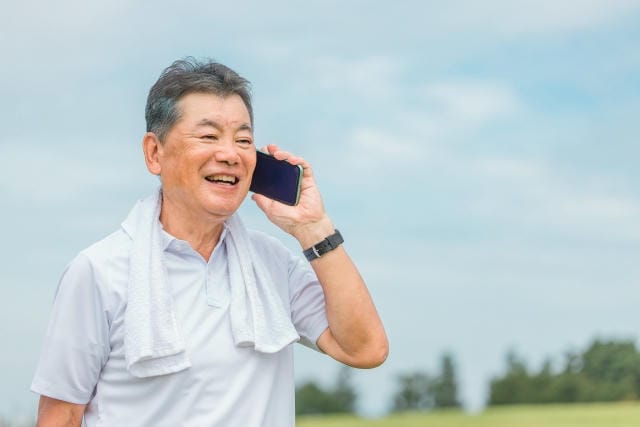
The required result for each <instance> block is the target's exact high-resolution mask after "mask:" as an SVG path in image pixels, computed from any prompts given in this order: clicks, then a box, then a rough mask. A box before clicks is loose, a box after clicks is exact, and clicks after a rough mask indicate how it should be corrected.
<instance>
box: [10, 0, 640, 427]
mask: <svg viewBox="0 0 640 427" xmlns="http://www.w3.org/2000/svg"><path fill="white" fill-rule="evenodd" d="M0 28H1V29H0V52H1V53H2V57H1V58H2V59H1V61H2V67H0V99H2V102H1V103H0V117H1V118H0V122H1V123H2V129H0V200H1V202H0V203H1V209H0V216H1V218H2V221H0V227H1V229H0V231H1V234H0V235H1V236H2V240H3V244H2V245H1V246H0V260H1V264H0V342H1V343H2V351H0V417H2V418H4V419H20V418H25V419H26V418H29V417H32V416H33V414H34V412H35V407H36V404H37V396H35V395H33V394H31V393H30V392H29V386H30V382H31V378H32V375H33V371H34V368H35V365H36V363H37V359H38V357H39V353H40V348H41V344H42V339H43V335H44V331H45V328H46V324H47V319H48V315H49V310H50V307H51V303H52V300H53V296H54V292H55V289H56V286H57V282H58V279H59V277H60V274H61V273H62V271H63V269H64V267H65V265H66V264H67V262H69V261H70V260H71V259H72V258H73V257H74V256H75V254H76V253H77V252H78V251H80V250H81V249H83V248H84V247H86V246H88V245H89V244H91V243H93V242H94V241H96V240H98V239H100V238H102V237H104V236H105V235H107V234H108V233H110V232H112V231H113V230H115V229H116V228H117V227H118V226H119V224H120V222H121V221H122V220H123V219H124V218H125V216H126V214H127V213H128V211H129V209H130V208H131V207H132V205H133V204H134V202H135V201H136V200H137V199H139V198H143V197H145V196H146V195H148V194H150V193H151V192H152V191H154V189H155V188H156V187H157V185H158V182H157V180H156V179H155V178H153V177H151V176H150V175H149V174H148V173H147V171H146V169H145V166H144V162H143V158H142V153H141V148H140V143H141V138H142V135H143V133H144V131H145V123H144V104H145V100H146V95H147V92H148V90H149V88H150V86H151V85H152V84H153V82H154V81H155V80H156V79H157V77H158V76H159V74H160V72H161V71H162V69H163V68H164V67H166V66H168V65H169V64H170V63H171V62H172V61H173V60H175V59H179V58H182V57H185V56H195V57H197V58H206V57H211V58H215V59H217V60H218V61H220V62H223V63H225V64H226V65H229V66H230V67H232V68H234V69H236V70H237V71H238V72H239V73H240V74H241V75H243V76H245V77H247V78H248V79H249V80H251V82H252V83H253V93H254V111H255V129H256V140H257V144H258V145H259V146H263V145H266V144H268V143H278V144H279V145H281V146H282V147H283V148H286V149H288V150H290V151H294V152H296V153H298V154H300V155H302V156H304V157H305V158H307V159H308V160H309V161H310V162H311V163H312V165H313V166H314V169H315V172H316V175H317V179H318V181H319V185H320V188H321V190H322V191H323V195H324V200H325V204H326V207H327V209H328V211H329V213H330V215H331V216H332V219H333V221H334V223H335V224H336V226H337V227H338V228H339V229H340V230H341V232H342V233H343V235H344V236H345V240H346V243H345V245H346V247H347V249H348V250H349V252H350V253H351V255H352V257H353V258H354V260H355V261H356V263H357V264H358V265H359V267H360V269H361V272H362V274H363V275H364V277H365V278H366V279H367V281H368V284H369V287H370V290H371V293H372V294H373V297H374V299H375V301H376V303H377V306H378V309H379V312H380V314H381V316H382V318H383V320H384V322H385V325H386V328H387V331H388V335H389V339H390V343H391V354H390V356H389V359H388V361H387V362H386V364H385V365H383V366H382V367H381V368H378V369H376V370H371V371H353V372H351V374H350V375H351V377H350V378H351V380H350V381H352V384H353V387H354V388H355V389H356V390H357V392H358V400H357V408H356V409H357V411H358V413H360V414H362V415H363V416H366V417H377V416H380V415H383V414H385V413H386V412H387V411H388V410H389V409H390V408H391V406H392V400H393V399H392V396H393V394H394V391H395V390H396V389H397V384H398V378H399V377H401V376H402V375H406V374H407V373H411V372H422V371H424V372H436V371H437V370H438V369H440V360H441V358H442V357H443V356H442V355H449V356H450V359H451V360H452V361H453V363H454V365H455V369H456V376H457V379H458V385H457V387H458V391H459V399H460V401H461V402H462V403H463V405H464V408H465V409H466V410H468V411H471V412H473V411H479V410H481V409H482V408H484V406H485V405H486V403H487V401H488V396H489V383H490V380H491V379H492V378H494V377H496V376H497V375H501V374H502V373H503V372H504V371H505V357H507V355H508V354H511V355H513V354H518V355H520V356H519V357H520V358H521V359H524V360H526V363H527V364H528V365H529V366H531V367H532V368H534V369H538V368H539V367H542V366H543V365H544V362H545V361H547V362H548V363H549V364H550V367H551V369H553V368H554V367H561V365H562V364H563V363H564V362H563V361H564V360H565V359H564V356H563V355H565V354H566V353H568V352H569V353H570V352H574V353H575V352H580V351H583V350H584V349H586V348H587V347H588V346H589V345H590V343H591V342H592V341H593V340H597V339H602V340H624V341H626V342H631V343H633V344H634V345H635V343H636V342H637V338H638V322H637V319H638V307H639V306H640V292H638V284H639V282H640V269H639V268H638V258H639V255H640V187H639V183H640V172H639V168H638V159H639V158H640V141H639V138H638V136H639V135H640V120H639V117H640V49H639V48H638V46H640V2H639V1H631V0H629V1H626V0H617V1H608V2H606V1H598V0H565V1H562V2H557V1H551V0H537V1H533V0H522V1H513V2H512V1H506V0H487V1H483V2H474V1H462V0H455V1H449V2H436V1H399V2H381V3H380V2H378V3H374V2H366V1H348V2H340V1H333V0H324V1H322V2H320V1H308V2H295V1H284V0H283V1H271V2H257V1H256V2H244V1H235V2H225V3H222V2H196V1H189V0H187V1H183V2H181V3H180V4H179V5H178V4H177V3H175V4H174V3H173V2H164V1H153V2H151V1H138V2H130V1H123V0H114V1H108V2H106V1H102V2H84V1H59V2H46V1H43V0H24V1H21V2H11V3H7V4H4V7H3V11H2V14H1V15H0ZM241 212H242V214H243V216H244V219H245V222H247V223H248V224H249V225H250V226H252V227H254V228H259V229H262V230H266V231H268V232H270V233H273V234H274V235H276V236H278V237H279V238H281V239H282V240H283V241H284V242H285V243H286V244H287V245H288V246H289V247H290V248H291V249H292V250H294V251H298V250H299V248H298V247H297V246H296V243H295V242H294V241H293V239H291V238H289V237H288V236H286V235H283V233H282V232H280V231H279V230H277V229H275V227H273V226H271V225H270V224H269V223H268V222H267V221H266V220H265V219H264V218H263V217H262V215H261V213H260V212H259V210H258V209H257V207H255V206H254V205H253V202H252V201H251V200H247V201H246V202H245V204H244V205H243V207H242V208H241ZM296 356H297V359H296V363H297V365H296V375H297V379H298V382H299V383H304V382H308V381H313V382H315V383H318V384H320V385H323V386H327V387H329V386H331V384H332V383H333V381H334V380H335V378H336V376H339V374H340V367H339V366H338V364H337V363H336V362H334V361H332V360H329V359H328V358H326V357H323V356H321V355H319V354H315V353H314V352H312V351H310V350H307V349H305V348H302V347H301V346H300V348H299V349H298V350H296ZM509 360H510V361H511V362H513V361H514V359H513V357H512V358H511V359H509V358H508V357H507V362H509ZM511 366H512V365H511Z"/></svg>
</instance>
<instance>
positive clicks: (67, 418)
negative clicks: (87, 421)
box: [36, 396, 86, 427]
mask: <svg viewBox="0 0 640 427" xmlns="http://www.w3.org/2000/svg"><path fill="white" fill-rule="evenodd" d="M85 406H86V405H82V404H76V403H69V402H65V401H64V400H58V399H54V398H52V397H48V396H40V402H39V403H38V423H37V424H36V427H80V425H82V417H83V416H84V408H85Z"/></svg>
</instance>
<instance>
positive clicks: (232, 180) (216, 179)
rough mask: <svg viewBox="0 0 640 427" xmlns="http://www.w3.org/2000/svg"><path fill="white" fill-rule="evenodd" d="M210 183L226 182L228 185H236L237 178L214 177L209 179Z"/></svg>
mask: <svg viewBox="0 0 640 427" xmlns="http://www.w3.org/2000/svg"><path fill="white" fill-rule="evenodd" d="M207 181H210V182H224V183H226V184H235V183H236V177H235V176H231V175H212V176H208V177H207Z"/></svg>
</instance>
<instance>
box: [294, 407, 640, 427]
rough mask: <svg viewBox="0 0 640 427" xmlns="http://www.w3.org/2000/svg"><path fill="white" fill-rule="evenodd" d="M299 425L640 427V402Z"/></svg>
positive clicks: (302, 421) (302, 422)
mask: <svg viewBox="0 0 640 427" xmlns="http://www.w3.org/2000/svg"><path fill="white" fill-rule="evenodd" d="M296 425H297V427H368V426H371V427H640V404H639V403H603V404H600V403H598V404H586V405H583V404H580V405H577V404H576V405H539V406H505V407H497V408H490V409H487V410H486V411H484V412H482V413H480V414H466V413H464V412H457V411H436V412H424V413H407V414H398V415H391V416H388V417H386V418H381V419H374V420H371V419H362V418H356V417H344V416H330V417H302V418H299V419H298V422H297V424H296Z"/></svg>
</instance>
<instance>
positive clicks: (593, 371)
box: [296, 340, 640, 415]
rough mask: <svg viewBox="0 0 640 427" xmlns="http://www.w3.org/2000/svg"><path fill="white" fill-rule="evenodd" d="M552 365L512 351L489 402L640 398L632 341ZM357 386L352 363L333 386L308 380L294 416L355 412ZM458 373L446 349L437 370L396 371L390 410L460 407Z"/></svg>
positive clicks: (604, 344) (639, 363) (595, 345)
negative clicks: (534, 363) (533, 364)
mask: <svg viewBox="0 0 640 427" xmlns="http://www.w3.org/2000/svg"><path fill="white" fill-rule="evenodd" d="M562 359H563V360H562V362H561V363H560V364H557V366H555V367H554V364H553V363H552V362H551V359H547V360H546V361H545V362H544V363H543V364H542V366H541V367H540V368H539V369H537V370H532V369H530V368H529V367H528V366H527V364H526V361H525V360H524V358H522V357H521V356H519V355H518V354H517V353H515V352H513V351H511V352H509V353H507V356H506V367H505V370H504V373H503V374H501V375H497V376H495V377H493V378H492V379H491V380H490V384H489V396H488V401H487V405H489V406H493V405H508V404H525V403H526V404H532V403H533V404H542V403H570V402H607V401H620V400H640V353H639V352H638V350H637V348H636V345H635V343H634V342H633V341H630V340H618V341H615V340H614V341H603V340H595V341H593V342H592V343H591V344H590V345H589V346H588V347H587V348H586V349H585V350H584V351H582V352H579V353H577V352H567V353H565V354H564V356H563V358H562ZM357 399H358V395H357V391H356V390H355V388H354V387H353V385H352V383H351V370H350V368H347V367H343V368H342V369H341V370H340V372H339V374H338V378H337V380H336V382H335V384H334V385H333V386H332V387H321V386H320V385H318V384H317V383H315V382H314V381H307V382H305V383H303V384H301V385H299V386H298V387H297V388H296V415H310V414H315V415H317V414H330V413H355V412H356V405H357ZM461 406H462V401H461V399H460V396H459V392H458V376H457V369H456V364H455V360H454V357H453V355H452V354H450V353H446V354H443V355H442V356H441V358H440V363H439V367H438V370H437V372H435V373H433V374H431V373H428V372H426V371H424V370H417V371H411V372H404V373H401V374H399V375H397V376H396V388H395V390H394V391H393V394H392V395H391V399H390V404H389V410H390V411H391V412H403V411H422V410H432V409H441V408H459V407H461Z"/></svg>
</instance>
